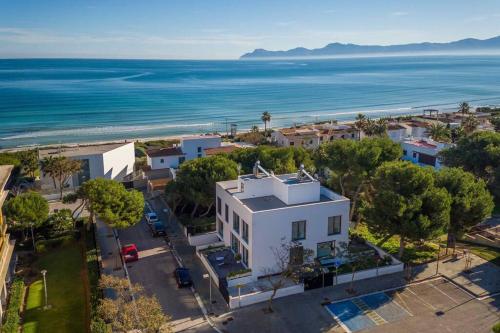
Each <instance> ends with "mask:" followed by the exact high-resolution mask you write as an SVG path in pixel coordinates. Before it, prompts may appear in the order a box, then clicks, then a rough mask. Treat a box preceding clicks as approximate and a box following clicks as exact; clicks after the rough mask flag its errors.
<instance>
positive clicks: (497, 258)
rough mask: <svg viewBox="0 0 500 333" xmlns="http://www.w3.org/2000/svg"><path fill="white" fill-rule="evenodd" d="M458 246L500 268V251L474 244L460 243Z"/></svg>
mask: <svg viewBox="0 0 500 333" xmlns="http://www.w3.org/2000/svg"><path fill="white" fill-rule="evenodd" d="M457 245H458V246H461V247H462V246H463V247H466V248H468V249H469V250H470V251H471V252H472V253H474V254H475V255H476V256H478V257H481V258H483V259H484V260H487V261H489V262H491V263H493V264H495V265H498V266H500V249H496V248H494V247H490V246H484V245H479V244H472V243H468V242H467V243H465V242H464V243H458V244H457Z"/></svg>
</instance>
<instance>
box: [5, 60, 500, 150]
mask: <svg viewBox="0 0 500 333" xmlns="http://www.w3.org/2000/svg"><path fill="white" fill-rule="evenodd" d="M462 100H465V101H469V102H470V103H471V104H472V105H495V104H500V56H427V57H385V58H351V59H322V60H279V61H278V60H268V61H238V60H235V61H160V60H158V61H155V60H87V59H86V60H79V59H65V60H61V59H43V60H42V59H29V60H28V59H26V60H0V148H9V147H15V146H26V145H37V144H52V143H76V142H90V141H104V140H112V139H124V138H144V137H158V136H167V135H177V134H187V133H200V132H212V131H215V130H217V131H221V132H225V131H226V124H230V123H236V124H237V125H238V129H239V130H242V129H247V128H250V127H251V126H252V125H259V126H262V123H261V121H260V115H261V114H262V112H263V111H269V112H270V113H271V115H272V126H285V125H292V124H294V123H303V122H311V121H315V120H327V119H337V120H348V119H352V118H354V117H355V115H356V113H358V112H366V113H367V115H370V116H373V117H378V116H382V115H384V116H385V115H399V114H409V113H416V112H419V111H420V110H421V109H423V108H426V107H433V108H439V109H442V110H445V109H451V108H454V107H456V105H457V104H458V103H459V102H460V101H462Z"/></svg>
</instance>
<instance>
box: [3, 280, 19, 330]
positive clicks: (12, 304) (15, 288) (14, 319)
mask: <svg viewBox="0 0 500 333" xmlns="http://www.w3.org/2000/svg"><path fill="white" fill-rule="evenodd" d="M23 300H24V282H23V280H21V279H16V280H14V282H12V285H11V287H10V298H9V305H8V306H7V311H5V317H6V319H5V323H4V324H3V326H2V333H17V332H18V331H19V326H20V325H19V321H20V319H21V316H20V314H19V313H20V310H21V307H22V304H23Z"/></svg>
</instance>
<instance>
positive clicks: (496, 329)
mask: <svg viewBox="0 0 500 333" xmlns="http://www.w3.org/2000/svg"><path fill="white" fill-rule="evenodd" d="M491 330H492V331H493V333H500V321H499V322H498V323H496V324H495V326H493V328H492V329H491Z"/></svg>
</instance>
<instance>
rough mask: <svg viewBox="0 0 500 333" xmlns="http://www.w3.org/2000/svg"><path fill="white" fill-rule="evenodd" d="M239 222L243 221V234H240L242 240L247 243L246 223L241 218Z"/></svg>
mask: <svg viewBox="0 0 500 333" xmlns="http://www.w3.org/2000/svg"><path fill="white" fill-rule="evenodd" d="M241 222H243V234H242V237H243V240H244V241H245V242H247V244H248V224H247V223H246V222H245V221H243V220H241Z"/></svg>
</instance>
